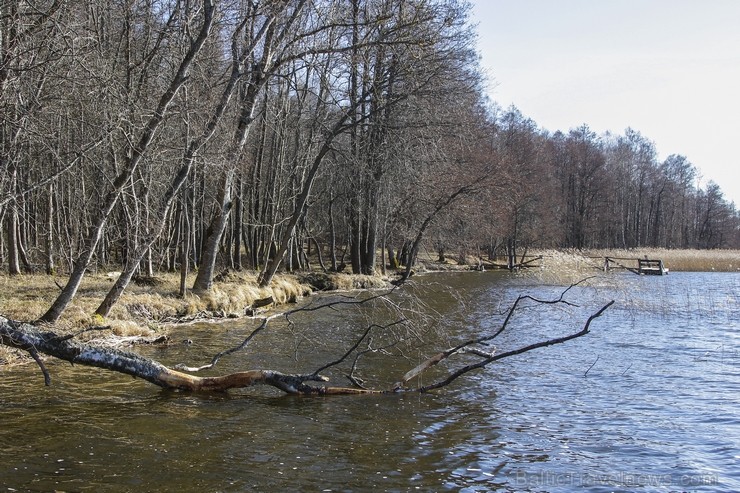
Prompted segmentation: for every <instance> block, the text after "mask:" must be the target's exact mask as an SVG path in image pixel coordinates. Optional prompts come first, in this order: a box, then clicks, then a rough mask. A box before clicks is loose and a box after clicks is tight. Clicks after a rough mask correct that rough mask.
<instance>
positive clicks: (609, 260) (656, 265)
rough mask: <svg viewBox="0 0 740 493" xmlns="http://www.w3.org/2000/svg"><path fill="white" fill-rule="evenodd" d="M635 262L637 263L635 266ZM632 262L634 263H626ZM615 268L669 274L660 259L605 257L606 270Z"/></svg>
mask: <svg viewBox="0 0 740 493" xmlns="http://www.w3.org/2000/svg"><path fill="white" fill-rule="evenodd" d="M633 262H636V263H637V265H636V266H633V265H634V264H633ZM626 264H632V265H626ZM614 268H621V269H626V270H628V271H630V272H634V273H635V274H638V275H651V276H662V275H665V274H668V269H667V268H666V267H665V265H663V261H662V260H659V259H649V258H647V257H645V258H624V257H604V272H608V271H609V270H611V269H614Z"/></svg>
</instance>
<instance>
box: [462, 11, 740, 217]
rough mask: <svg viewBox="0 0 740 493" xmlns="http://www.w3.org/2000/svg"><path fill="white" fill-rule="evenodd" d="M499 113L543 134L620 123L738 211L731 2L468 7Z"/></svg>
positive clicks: (736, 37)
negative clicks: (510, 113) (518, 117)
mask: <svg viewBox="0 0 740 493" xmlns="http://www.w3.org/2000/svg"><path fill="white" fill-rule="evenodd" d="M472 1H473V4H474V10H473V19H474V21H475V22H478V24H479V25H478V32H479V36H480V40H479V50H480V52H481V55H482V62H483V66H484V68H485V69H486V70H487V72H488V75H489V77H490V80H491V83H490V84H489V94H490V96H491V98H492V99H493V100H495V101H496V102H498V103H499V104H500V105H501V106H503V107H504V108H506V107H508V106H509V105H511V104H514V105H516V106H517V107H518V108H519V109H520V110H521V111H522V113H523V114H524V115H525V116H528V117H530V118H532V119H533V120H534V121H535V122H536V123H537V124H539V125H540V127H542V128H545V129H547V130H550V131H555V130H563V131H567V130H569V129H571V128H574V127H578V126H580V125H582V124H584V123H586V124H588V125H589V127H590V128H591V129H592V130H593V131H595V132H597V133H602V132H604V131H607V130H610V131H612V132H613V133H618V134H622V133H624V130H625V129H626V128H627V127H632V128H633V129H635V130H638V131H639V132H640V133H642V135H643V136H645V137H647V138H648V139H650V140H652V141H653V142H654V143H655V145H656V148H657V150H658V157H659V159H661V160H662V159H665V158H666V157H667V156H668V155H670V154H682V155H684V156H686V157H687V158H688V159H689V161H691V162H692V163H693V164H694V165H695V166H696V167H697V168H699V170H700V171H701V173H702V175H703V176H704V180H703V183H702V186H704V185H706V183H707V182H708V181H709V180H714V181H715V182H717V183H718V184H719V185H720V187H721V188H722V190H723V191H724V192H725V197H726V198H728V199H730V200H734V201H735V204H736V205H738V206H740V157H739V156H740V0H559V1H553V0H472Z"/></svg>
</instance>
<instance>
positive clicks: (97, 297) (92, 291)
mask: <svg viewBox="0 0 740 493" xmlns="http://www.w3.org/2000/svg"><path fill="white" fill-rule="evenodd" d="M329 277H330V278H331V279H332V282H331V284H332V288H333V289H342V290H351V289H366V288H370V287H378V286H379V285H383V286H386V285H387V284H386V281H385V280H383V279H380V278H371V277H369V276H353V275H347V274H332V275H330V276H329ZM157 279H158V282H157V283H155V285H139V284H136V283H134V282H132V283H131V284H130V285H129V287H128V289H127V290H126V291H125V292H124V294H123V296H122V297H121V299H120V300H119V302H118V303H117V304H116V305H115V306H114V308H113V310H112V311H111V313H110V315H109V316H108V317H107V318H106V319H105V320H104V319H102V318H101V317H99V316H96V315H92V314H93V313H94V312H95V310H96V308H97V307H98V305H99V304H100V302H101V301H102V300H103V298H104V297H105V295H106V293H107V292H108V290H109V289H110V287H111V286H112V284H113V282H114V280H115V276H109V275H107V274H105V273H100V274H88V275H87V276H85V278H84V280H83V283H82V285H81V286H80V289H79V291H78V293H77V296H76V297H75V299H74V300H73V302H72V303H71V304H70V306H69V307H68V308H67V310H66V311H65V312H64V314H63V316H62V318H61V319H60V321H59V323H58V324H57V328H59V329H61V330H65V329H67V330H71V329H73V328H78V327H89V326H96V325H109V326H111V330H112V333H113V334H115V335H118V336H134V335H136V336H154V335H156V333H157V331H158V330H160V327H161V325H162V323H166V322H172V321H177V320H182V319H183V318H188V317H190V318H192V317H198V316H202V317H236V316H242V315H244V312H245V308H247V307H249V306H250V305H252V304H253V303H254V302H255V301H256V300H259V299H264V298H268V297H272V298H273V299H274V300H275V303H276V304H284V303H292V302H295V301H297V300H299V299H300V298H302V297H304V296H308V295H310V294H311V292H312V288H311V286H309V285H308V284H307V283H305V282H301V281H300V280H299V277H298V276H293V275H283V276H276V277H275V279H274V280H273V282H272V284H271V285H270V286H269V287H266V288H260V287H259V286H258V285H257V282H256V279H257V273H256V272H242V273H230V274H229V275H227V276H223V279H221V280H220V281H219V282H217V283H215V284H214V287H213V289H212V291H211V292H210V293H208V294H205V295H202V296H198V295H195V294H192V293H188V294H187V295H186V296H185V297H184V298H182V297H180V296H178V290H179V283H180V278H179V275H177V274H168V273H160V274H158V275H157ZM66 281H67V279H66V278H64V277H51V276H46V275H21V276H8V275H5V274H0V314H2V315H4V316H6V317H8V318H11V319H14V320H36V319H38V318H39V317H40V316H41V315H43V314H44V312H45V311H46V310H47V309H48V307H49V306H51V304H52V302H53V301H54V299H55V298H56V296H57V295H58V294H59V291H60V288H59V286H58V285H63V284H64V283H65V282H66ZM193 281H194V275H192V276H191V277H190V278H189V279H188V283H187V284H188V286H192V284H193ZM0 357H1V356H0Z"/></svg>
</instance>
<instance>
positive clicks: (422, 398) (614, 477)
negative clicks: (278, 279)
mask: <svg viewBox="0 0 740 493" xmlns="http://www.w3.org/2000/svg"><path fill="white" fill-rule="evenodd" d="M414 283H415V284H414V286H413V287H411V288H409V289H406V290H405V291H401V292H400V293H394V294H393V295H391V299H392V300H393V302H394V303H397V304H398V305H400V306H402V307H404V309H405V313H406V315H407V316H409V317H412V318H413V317H414V316H418V318H419V319H418V320H417V322H416V325H415V327H414V330H413V331H411V332H408V333H406V334H405V337H406V338H407V339H408V340H409V341H410V342H411V344H412V347H411V348H409V347H407V346H403V345H401V344H397V345H391V344H386V343H387V341H386V340H385V339H383V338H382V337H381V336H380V335H378V336H377V337H376V338H374V339H373V342H372V344H373V346H372V348H373V349H374V352H368V353H366V356H365V357H364V358H363V359H361V360H360V366H359V367H358V373H357V374H358V376H362V378H364V379H365V380H366V381H367V382H368V384H372V383H376V384H377V385H381V386H387V385H390V384H391V383H392V382H394V381H395V380H397V379H398V378H399V376H400V375H403V373H404V372H405V371H407V370H409V369H411V368H413V367H414V366H415V365H416V364H418V363H419V362H421V361H423V360H424V358H425V357H427V356H429V355H430V354H433V352H434V348H436V349H437V350H440V349H446V348H447V347H450V345H452V344H454V343H455V342H459V341H461V340H463V339H468V338H470V337H474V336H479V335H481V334H485V333H490V332H491V331H492V330H495V329H496V328H497V327H499V326H500V323H501V321H502V317H503V315H502V312H503V311H504V310H505V309H506V307H507V306H508V304H509V303H510V302H511V301H512V300H513V299H515V298H516V296H518V295H520V294H524V293H527V294H531V295H533V296H537V297H540V298H557V297H558V296H559V293H560V292H562V291H563V289H564V287H562V286H542V285H540V284H539V283H538V281H537V279H536V278H534V277H527V276H517V275H512V274H509V273H497V272H491V273H460V274H450V273H446V274H430V275H425V276H419V277H418V278H416V280H415V281H414ZM410 292H414V293H415V294H418V295H420V296H421V298H422V299H423V300H425V304H423V305H418V306H417V305H413V306H411V305H410V303H411V300H412V297H411V296H410ZM336 296H337V295H336V294H332V295H327V296H326V297H312V298H311V299H310V300H307V301H309V302H311V303H317V302H320V301H321V300H330V299H335V298H336ZM332 297H334V298H332ZM567 299H569V300H570V301H572V302H573V303H576V304H577V305H578V306H565V305H555V306H547V307H544V306H529V307H527V308H526V309H525V310H524V311H522V312H521V313H519V314H517V315H515V317H514V318H513V319H512V323H511V325H510V326H509V327H508V328H507V330H506V331H505V332H504V333H503V334H502V335H501V336H500V337H499V338H497V339H496V340H495V342H494V343H495V345H496V348H497V351H499V352H503V351H505V350H508V349H512V348H515V347H518V346H521V345H525V344H529V343H531V342H536V341H539V340H542V339H547V338H550V337H555V336H558V335H563V334H567V333H570V332H575V331H577V330H579V329H580V328H581V327H582V325H583V323H584V322H585V320H586V318H587V317H588V315H589V314H591V313H593V312H595V311H596V310H597V309H598V308H600V307H601V306H603V305H604V304H605V303H606V302H608V301H609V300H611V299H615V300H616V301H617V303H616V304H615V305H614V306H612V307H611V308H610V309H608V310H607V311H606V312H605V313H604V315H603V316H602V317H600V318H598V319H596V320H595V321H594V322H593V324H592V327H591V333H590V334H588V335H586V336H585V337H581V338H579V339H576V340H573V341H570V342H568V343H566V344H563V345H558V346H553V347H549V348H545V349H541V350H537V351H533V352H529V353H526V354H523V355H520V356H516V357H512V358H507V359H504V360H502V361H500V362H497V363H494V364H492V365H489V366H488V367H487V368H485V369H484V370H481V371H478V372H475V373H470V374H468V375H466V376H463V377H461V378H460V379H458V380H456V381H455V382H453V383H452V384H451V385H450V386H448V387H445V388H443V389H440V390H438V391H436V392H434V393H431V394H415V393H407V394H392V395H380V396H335V397H329V398H313V397H309V398H306V397H293V396H284V395H281V394H280V393H279V392H277V391H275V390H274V389H269V388H260V389H248V390H244V391H239V392H233V393H230V394H228V395H219V394H216V395H213V394H207V395H192V394H187V393H179V392H171V391H164V390H161V389H159V388H157V387H155V386H152V385H150V384H148V383H146V382H143V381H140V380H135V379H132V378H130V377H125V376H121V375H116V374H112V373H110V372H105V371H101V370H96V369H91V368H84V367H78V366H75V367H73V366H71V365H69V364H67V363H57V362H53V361H50V362H49V363H48V366H49V370H50V372H51V375H52V386H51V387H48V388H47V387H44V385H43V377H42V375H41V374H40V372H39V371H38V368H36V367H35V366H32V365H27V366H24V367H16V368H10V369H4V370H2V373H0V375H2V379H0V399H1V400H0V484H2V486H3V488H2V490H0V491H55V490H56V491H67V492H71V491H95V492H118V491H137V492H138V491H176V492H181V493H184V492H201V491H209V492H210V491H224V492H227V491H228V492H237V491H465V492H475V491H533V492H534V491H548V492H552V491H562V492H566V491H573V490H578V491H588V492H612V491H706V492H733V491H740V466H739V465H738V464H739V463H740V402H739V401H738V395H740V274H737V273H671V274H670V275H668V276H642V277H640V276H635V275H632V274H630V275H627V274H615V275H610V276H608V277H604V278H597V279H593V280H592V281H590V285H589V286H578V287H576V288H573V289H571V290H570V291H569V292H568V293H567ZM412 308H413V309H412ZM389 317H392V314H390V313H387V312H386V311H384V310H370V309H369V308H368V307H367V306H365V307H363V308H362V309H360V310H359V311H358V310H353V311H352V312H350V311H349V310H348V309H346V308H340V309H338V310H336V311H331V312H321V311H320V312H310V313H305V314H300V315H296V316H295V317H292V318H291V320H292V324H287V323H278V324H275V325H274V327H272V328H271V329H270V331H269V332H268V333H266V334H265V335H264V337H260V338H257V339H256V340H255V341H254V344H252V345H250V346H249V348H248V349H247V350H246V351H245V352H244V353H240V354H238V355H235V356H231V357H228V358H225V359H224V360H223V361H222V362H221V363H219V366H218V367H217V369H218V372H222V373H226V372H229V371H235V370H239V369H249V368H257V367H269V368H272V369H277V370H283V371H287V372H292V371H306V370H309V369H313V368H316V367H318V366H320V364H321V363H322V362H326V361H330V360H331V359H332V358H335V357H336V356H338V355H339V354H341V353H342V351H343V349H346V348H347V347H349V345H351V343H352V342H353V341H354V340H356V338H357V336H358V334H359V333H360V332H361V331H362V330H363V329H364V328H365V327H366V326H367V325H368V324H370V323H372V322H373V321H377V319H384V320H386V321H387V320H390V318H389ZM382 323H386V322H382ZM254 326H255V322H254V321H253V320H249V319H244V320H235V321H229V322H224V323H220V324H211V325H207V324H203V325H190V326H184V327H178V328H176V329H173V339H174V341H175V342H174V343H173V344H171V345H170V346H168V347H153V348H149V347H147V348H139V349H137V350H139V351H142V352H145V353H146V354H147V355H148V356H151V357H153V358H155V359H158V360H160V361H162V362H164V363H165V364H176V363H179V362H184V363H186V364H189V365H199V364H204V363H206V362H207V361H208V359H209V357H210V355H211V354H213V353H214V352H217V351H219V350H221V349H224V348H226V347H228V345H230V344H234V343H236V342H238V341H239V340H241V338H243V337H244V336H245V334H246V333H247V331H248V330H250V329H251V328H253V327H254ZM186 339H189V340H192V344H185V343H182V342H180V341H183V340H186ZM402 349H403V355H402V356H403V358H399V354H398V353H399V352H400V351H401V350H402ZM489 349H490V348H489ZM465 362H469V360H466V359H464V358H462V359H460V360H459V361H447V362H445V363H443V364H442V365H440V368H435V370H434V372H432V373H430V374H428V375H427V374H426V373H425V374H423V375H422V377H421V378H422V379H423V380H424V381H422V384H423V383H429V382H431V381H432V380H433V379H434V378H439V377H440V376H441V375H443V374H445V373H446V372H447V371H449V370H450V368H453V367H457V366H459V365H460V364H463V363H465ZM329 373H330V375H331V376H332V378H333V381H334V382H336V383H337V384H339V385H346V384H347V383H346V380H344V379H343V377H342V374H343V371H339V370H337V371H333V372H332V371H330V372H329Z"/></svg>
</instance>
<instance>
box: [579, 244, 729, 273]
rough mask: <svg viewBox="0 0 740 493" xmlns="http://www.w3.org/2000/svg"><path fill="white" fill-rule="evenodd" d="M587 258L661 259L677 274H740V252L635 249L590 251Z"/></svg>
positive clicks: (586, 253)
mask: <svg viewBox="0 0 740 493" xmlns="http://www.w3.org/2000/svg"><path fill="white" fill-rule="evenodd" d="M584 255H587V256H606V255H608V256H610V257H624V258H645V257H647V258H649V259H660V260H662V261H663V264H664V265H665V266H666V267H667V268H668V269H670V270H671V271H676V272H740V250H672V249H667V248H635V249H630V250H589V251H587V252H584Z"/></svg>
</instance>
